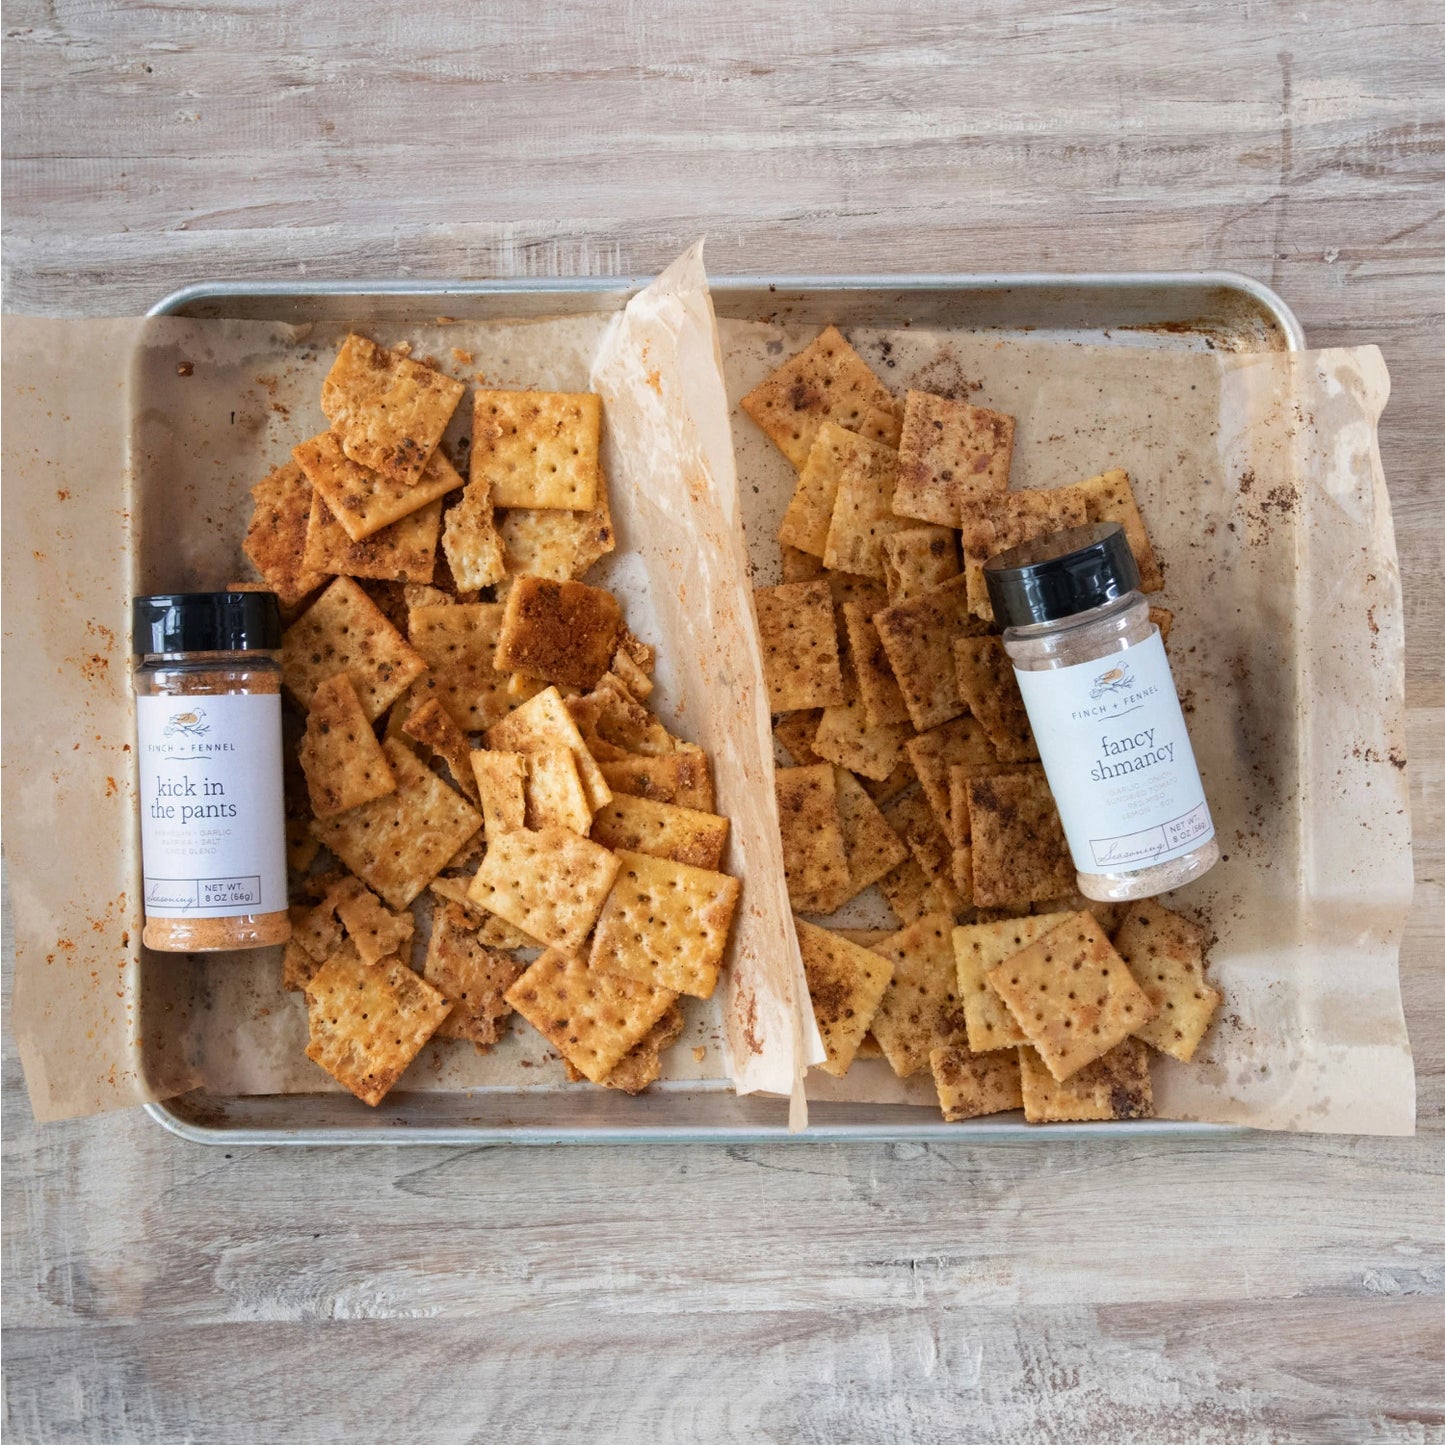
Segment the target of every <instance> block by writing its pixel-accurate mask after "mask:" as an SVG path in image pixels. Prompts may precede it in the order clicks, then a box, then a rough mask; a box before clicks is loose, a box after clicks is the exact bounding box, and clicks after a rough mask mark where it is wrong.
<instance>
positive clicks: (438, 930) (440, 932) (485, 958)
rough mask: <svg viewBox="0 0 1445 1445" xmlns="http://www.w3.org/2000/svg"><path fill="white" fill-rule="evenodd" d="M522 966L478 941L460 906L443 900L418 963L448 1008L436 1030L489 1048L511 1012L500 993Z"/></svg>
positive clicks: (439, 1033) (509, 1005)
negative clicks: (449, 1006)
mask: <svg viewBox="0 0 1445 1445" xmlns="http://www.w3.org/2000/svg"><path fill="white" fill-rule="evenodd" d="M525 970H526V965H525V964H524V963H521V962H519V961H518V960H517V959H514V958H512V957H511V956H510V955H509V954H506V953H502V952H500V951H498V950H497V949H493V948H488V947H486V945H485V944H483V943H482V942H481V940H480V939H479V938H478V936H477V930H476V928H475V927H474V926H473V925H472V923H471V921H470V919H469V918H468V916H467V912H466V910H465V909H464V908H461V907H459V906H458V905H457V904H455V903H449V904H447V906H446V907H445V908H443V909H440V910H439V911H438V913H437V915H436V917H435V918H434V919H433V920H432V931H431V938H430V939H429V940H428V942H427V950H426V962H425V964H424V965H423V973H424V976H425V978H426V981H427V982H428V983H429V984H431V985H432V987H433V988H435V989H437V990H438V991H439V992H440V993H441V994H442V996H443V997H444V998H446V1000H447V1001H448V1002H449V1003H450V1004H451V1006H452V1007H451V1012H450V1013H448V1014H447V1016H446V1018H445V1019H443V1020H442V1022H441V1024H440V1025H438V1027H437V1034H438V1035H439V1036H440V1037H441V1038H444V1039H468V1040H470V1041H471V1042H472V1043H473V1044H475V1045H476V1046H477V1048H478V1049H480V1050H483V1051H485V1050H487V1049H489V1048H491V1047H492V1045H493V1044H495V1043H496V1042H497V1040H498V1039H499V1038H500V1037H501V1025H502V1024H503V1023H504V1022H505V1021H506V1018H507V1015H508V1014H510V1013H511V1012H512V1006H511V1004H509V1003H508V1002H507V1001H506V997H505V995H506V992H507V990H508V989H509V988H511V986H512V985H513V984H514V983H516V981H517V980H518V979H519V978H521V976H522V974H523V973H524V972H525Z"/></svg>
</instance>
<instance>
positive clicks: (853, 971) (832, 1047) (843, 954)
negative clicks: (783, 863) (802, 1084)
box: [793, 918, 893, 1079]
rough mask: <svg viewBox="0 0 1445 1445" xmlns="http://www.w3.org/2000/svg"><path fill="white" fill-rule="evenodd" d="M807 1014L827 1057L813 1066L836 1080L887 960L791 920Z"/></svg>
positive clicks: (870, 1010)
mask: <svg viewBox="0 0 1445 1445" xmlns="http://www.w3.org/2000/svg"><path fill="white" fill-rule="evenodd" d="M793 924H794V927H795V928H796V929H797V932H798V947H799V949H800V950H801V952H802V955H803V972H804V974H805V975H806V976H807V980H808V994H809V997H810V998H811V999H812V1001H813V1018H814V1020H815V1021H816V1022H817V1025H818V1032H819V1034H821V1035H822V1039H823V1048H824V1049H825V1050H826V1051H827V1058H826V1059H825V1060H824V1062H823V1063H822V1064H821V1065H819V1067H820V1068H821V1069H822V1070H823V1071H824V1073H828V1074H832V1075H833V1076H834V1078H839V1079H841V1078H842V1077H843V1076H844V1075H845V1074H846V1073H847V1072H848V1070H849V1068H850V1067H851V1065H852V1063H853V1060H854V1058H855V1057H856V1056H857V1053H858V1046H859V1045H860V1044H861V1043H862V1042H863V1035H864V1034H866V1033H867V1032H868V1026H869V1025H870V1024H871V1023H872V1021H873V1018H874V1015H875V1014H876V1013H877V1012H878V1005H879V1003H880V1001H881V1000H882V998H883V994H884V992H885V991H886V990H887V988H888V984H889V981H890V980H891V979H892V977H893V964H892V962H891V960H889V959H886V958H884V957H883V956H882V955H881V954H877V953H874V952H872V951H871V950H869V949H867V948H864V947H862V946H860V945H859V944H856V943H853V942H851V941H850V940H849V939H847V938H845V937H844V936H843V935H842V934H841V933H835V932H833V931H831V930H830V929H827V928H819V927H818V926H817V925H816V924H813V923H807V922H805V921H804V920H803V919H801V918H795V919H794V920H793Z"/></svg>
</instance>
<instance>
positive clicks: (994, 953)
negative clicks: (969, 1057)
mask: <svg viewBox="0 0 1445 1445" xmlns="http://www.w3.org/2000/svg"><path fill="white" fill-rule="evenodd" d="M1070 916H1071V915H1070V914H1067V913H1041V914H1037V915H1035V916H1033V917H1025V918H1000V919H996V920H995V921H994V922H992V923H966V924H964V925H963V926H962V927H961V928H955V929H954V930H953V956H954V960H955V961H956V963H957V965H958V996H959V997H960V998H961V999H962V1000H963V1017H964V1022H965V1023H966V1024H967V1026H968V1046H969V1048H971V1049H972V1050H973V1051H974V1053H976V1054H984V1053H988V1052H990V1051H991V1050H993V1049H1008V1048H1012V1047H1013V1046H1014V1045H1015V1044H1023V1043H1027V1042H1028V1037H1027V1035H1026V1034H1025V1033H1024V1031H1023V1030H1022V1029H1021V1028H1019V1026H1018V1025H1017V1024H1016V1023H1015V1022H1014V1017H1013V1015H1012V1014H1011V1013H1010V1012H1009V1011H1008V1008H1007V1007H1006V1006H1005V1004H1004V1002H1003V1000H1002V999H1001V998H999V996H998V995H997V994H996V993H995V992H994V991H993V987H992V985H991V984H990V983H989V982H988V975H989V974H990V973H992V972H993V970H994V969H996V968H997V967H999V965H1000V964H1002V963H1005V962H1007V960H1009V959H1010V958H1012V957H1013V956H1014V954H1016V953H1022V952H1023V950H1024V949H1026V948H1027V947H1028V946H1029V944H1031V943H1036V942H1038V940H1039V939H1040V938H1042V937H1043V936H1044V934H1046V933H1052V932H1053V930H1054V929H1056V928H1057V927H1058V926H1059V925H1060V924H1061V923H1065V922H1067V921H1068V919H1069V918H1070Z"/></svg>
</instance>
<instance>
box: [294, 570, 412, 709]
mask: <svg viewBox="0 0 1445 1445" xmlns="http://www.w3.org/2000/svg"><path fill="white" fill-rule="evenodd" d="M425 671H426V659H425V658H423V657H422V656H421V655H420V654H419V653H418V652H417V650H416V649H415V648H413V647H412V646H411V645H410V644H409V643H408V642H407V640H406V639H405V638H404V637H403V636H402V635H401V633H399V632H398V631H397V630H396V628H394V627H393V626H392V625H391V623H390V622H388V621H387V620H386V618H385V617H383V616H382V614H381V612H380V610H379V609H378V608H377V606H376V604H375V603H374V602H373V601H372V600H371V598H369V597H368V596H367V595H366V593H365V592H363V591H362V589H361V587H360V586H359V585H358V584H357V583H355V582H353V581H352V580H351V578H350V577H338V578H337V579H336V580H335V581H334V582H333V583H332V584H331V586H329V587H328V588H327V589H326V591H325V592H323V593H322V594H321V596H320V597H318V598H317V599H316V601H315V602H313V603H312V604H311V606H310V607H308V608H307V609H306V611H305V612H303V613H302V614H301V616H300V617H298V618H297V619H296V621H295V622H293V623H292V624H291V626H290V627H288V628H287V629H286V632H285V635H284V636H283V637H282V639H281V679H282V681H283V682H284V683H285V684H286V688H287V691H288V692H290V693H291V695H292V696H293V697H294V698H295V699H296V701H297V702H299V703H300V704H301V706H302V707H303V708H309V707H310V706H311V700H312V698H313V697H314V696H315V695H316V689H317V687H318V686H319V685H320V684H321V683H322V682H324V681H325V680H326V679H327V678H328V677H335V676H336V674H337V673H338V672H347V673H350V674H351V682H352V686H353V687H355V689H356V696H357V698H358V699H359V700H360V702H361V707H362V711H363V712H365V714H366V716H367V720H368V721H370V722H375V721H376V719H377V718H379V717H380V716H381V715H382V713H384V712H385V711H386V709H387V708H388V707H389V706H390V705H391V703H392V702H394V701H395V700H396V699H397V698H398V697H400V696H401V694H402V693H403V692H405V691H406V689H407V688H408V686H410V684H411V683H412V682H413V681H414V680H415V679H416V678H417V677H419V676H420V675H421V674H422V673H423V672H425Z"/></svg>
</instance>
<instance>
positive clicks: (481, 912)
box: [428, 874, 538, 951]
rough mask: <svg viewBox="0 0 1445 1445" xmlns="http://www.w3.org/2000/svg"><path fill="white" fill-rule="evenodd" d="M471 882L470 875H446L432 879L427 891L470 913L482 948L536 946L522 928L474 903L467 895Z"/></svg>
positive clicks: (469, 916)
mask: <svg viewBox="0 0 1445 1445" xmlns="http://www.w3.org/2000/svg"><path fill="white" fill-rule="evenodd" d="M471 881H472V880H471V879H470V878H453V877H450V876H449V875H446V874H444V875H443V876H442V877H440V878H433V879H432V881H431V883H430V884H429V885H428V890H429V891H430V892H431V894H432V895H433V897H435V898H437V899H439V900H440V901H441V902H442V903H444V904H445V903H455V904H456V905H457V907H458V908H460V909H461V910H462V911H463V912H464V913H465V914H466V915H467V920H468V922H469V923H470V924H471V926H472V928H473V929H474V930H475V931H476V935H477V941H478V942H479V943H481V944H482V945H483V947H485V948H499V949H502V950H503V951H507V950H510V949H514V948H536V947H537V946H538V944H537V940H536V939H535V938H529V937H528V936H527V935H526V934H525V933H523V932H522V930H521V929H520V928H513V927H512V925H511V924H510V923H508V922H507V920H506V919H505V918H498V917H497V915H496V914H495V913H488V912H487V910H486V909H485V908H483V907H482V906H481V904H479V903H473V902H472V900H471V899H470V898H468V897H467V889H468V888H469V887H470V886H471Z"/></svg>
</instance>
